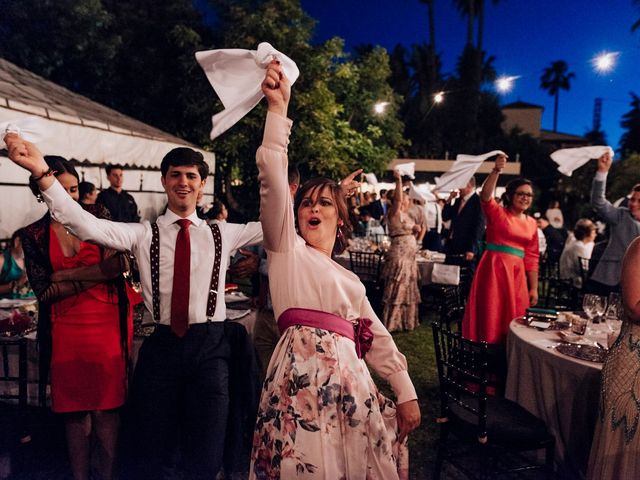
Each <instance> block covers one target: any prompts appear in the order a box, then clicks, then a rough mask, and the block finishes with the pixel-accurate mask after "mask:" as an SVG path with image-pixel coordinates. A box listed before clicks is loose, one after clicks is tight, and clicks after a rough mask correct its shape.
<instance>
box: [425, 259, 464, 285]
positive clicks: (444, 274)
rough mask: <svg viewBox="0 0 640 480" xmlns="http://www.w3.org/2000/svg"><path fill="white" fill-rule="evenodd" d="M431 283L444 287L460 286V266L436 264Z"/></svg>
mask: <svg viewBox="0 0 640 480" xmlns="http://www.w3.org/2000/svg"><path fill="white" fill-rule="evenodd" d="M431 282H433V283H441V284H443V285H459V284H460V266H459V265H446V264H444V263H434V264H433V270H432V271H431Z"/></svg>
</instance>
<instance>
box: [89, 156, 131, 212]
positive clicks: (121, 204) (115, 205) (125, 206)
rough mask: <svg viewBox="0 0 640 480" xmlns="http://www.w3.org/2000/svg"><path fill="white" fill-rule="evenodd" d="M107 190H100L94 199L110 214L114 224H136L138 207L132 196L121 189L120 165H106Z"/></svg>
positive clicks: (121, 173) (121, 172)
mask: <svg viewBox="0 0 640 480" xmlns="http://www.w3.org/2000/svg"><path fill="white" fill-rule="evenodd" d="M105 172H106V173H107V180H109V188H107V189H106V190H102V191H101V192H100V193H99V194H98V198H97V199H96V202H97V203H101V204H102V205H104V206H105V207H107V209H108V210H109V212H110V213H111V218H112V219H113V221H114V222H129V223H137V222H139V221H140V215H138V205H137V204H136V200H135V199H134V198H133V196H132V195H131V194H130V193H129V192H127V191H126V190H124V189H123V188H122V184H123V182H124V170H123V169H122V166H120V165H107V166H106V167H105Z"/></svg>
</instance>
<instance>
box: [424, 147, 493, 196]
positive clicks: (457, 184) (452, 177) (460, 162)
mask: <svg viewBox="0 0 640 480" xmlns="http://www.w3.org/2000/svg"><path fill="white" fill-rule="evenodd" d="M499 154H502V155H505V153H504V152H503V151H502V150H492V151H491V152H489V153H484V154H482V155H465V154H463V153H461V154H459V155H457V156H456V161H455V162H453V165H451V168H450V169H449V170H448V171H447V172H445V173H444V175H442V176H440V177H439V178H437V179H436V189H437V190H456V189H459V188H464V187H465V186H466V185H467V183H469V180H470V179H471V177H473V174H474V173H476V171H477V170H478V168H480V165H482V162H484V161H485V160H486V159H487V158H491V157H494V156H496V155H499Z"/></svg>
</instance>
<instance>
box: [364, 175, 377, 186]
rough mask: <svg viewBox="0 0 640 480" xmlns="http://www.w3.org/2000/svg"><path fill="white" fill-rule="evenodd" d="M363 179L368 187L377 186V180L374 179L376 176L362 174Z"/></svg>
mask: <svg viewBox="0 0 640 480" xmlns="http://www.w3.org/2000/svg"><path fill="white" fill-rule="evenodd" d="M364 179H365V180H366V181H367V183H368V184H369V185H377V184H378V179H377V178H376V174H375V173H365V174H364Z"/></svg>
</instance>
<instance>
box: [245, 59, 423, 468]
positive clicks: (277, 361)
mask: <svg viewBox="0 0 640 480" xmlns="http://www.w3.org/2000/svg"><path fill="white" fill-rule="evenodd" d="M262 90H263V92H264V94H265V96H266V97H267V100H268V103H269V112H268V114H267V120H266V126H265V132H264V139H263V143H262V146H261V147H260V148H259V149H258V152H257V155H256V157H257V164H258V169H259V171H260V174H259V178H260V181H261V189H260V195H261V212H260V220H261V222H262V225H263V230H264V246H265V249H266V251H267V254H268V261H269V282H270V288H271V295H272V302H273V309H274V314H275V317H276V318H277V319H278V326H279V328H280V330H281V331H282V332H283V335H282V337H281V339H280V341H279V343H278V345H277V347H276V349H275V351H274V354H273V356H272V357H271V361H270V363H269V367H268V369H267V378H266V380H265V382H264V387H263V391H262V397H261V400H260V407H259V412H258V420H257V422H256V427H255V433H254V440H253V451H252V455H251V472H250V478H253V479H256V478H257V479H267V478H268V479H274V478H283V479H289V478H306V479H340V478H345V479H362V480H365V479H380V480H382V479H385V480H386V479H397V478H406V476H407V472H408V468H407V457H406V451H405V449H406V444H405V443H404V442H405V440H406V436H407V434H408V433H409V432H410V431H411V430H413V429H414V428H416V427H417V426H418V425H419V423H420V411H419V408H418V403H417V400H416V394H415V389H414V387H413V385H412V383H411V380H410V379H409V375H408V373H407V363H406V359H405V357H404V356H403V355H402V354H401V353H400V352H399V351H398V349H397V348H396V346H395V344H394V342H393V339H392V338H391V336H390V334H389V333H388V332H387V330H386V329H385V328H384V326H383V325H382V323H381V322H380V320H379V319H378V318H377V317H376V315H375V313H374V312H373V310H372V308H371V306H370V304H369V302H368V300H367V298H366V296H365V288H364V286H363V285H362V284H361V283H360V281H359V280H358V277H357V276H356V275H354V274H353V273H352V272H349V271H348V270H346V269H344V268H342V267H341V266H340V265H338V264H337V263H335V262H334V261H333V260H332V259H331V254H332V252H333V250H334V246H336V244H337V245H340V244H342V241H338V242H336V237H338V240H341V236H342V234H341V232H343V231H344V229H345V227H346V225H347V222H348V219H347V215H348V214H347V208H346V203H345V200H344V196H343V195H342V192H341V190H340V187H339V186H338V185H336V184H335V183H334V182H332V181H330V180H327V179H315V180H311V181H310V182H307V183H306V184H305V185H303V186H302V187H301V188H300V189H299V191H298V193H297V195H296V199H295V202H294V208H293V209H292V208H291V197H290V193H289V186H288V184H287V162H288V160H287V144H288V134H289V131H290V129H291V122H290V120H288V119H287V118H286V115H287V107H288V102H289V96H290V84H289V81H288V80H287V78H286V77H285V76H284V75H283V74H282V73H281V70H280V65H279V64H278V63H276V62H272V63H271V64H270V65H269V67H268V69H267V75H266V77H265V80H264V82H263V85H262ZM354 183H355V182H354ZM294 212H295V213H294ZM296 214H297V225H298V229H299V232H300V236H299V235H298V234H297V233H296V216H295V215H296ZM365 354H366V360H367V363H368V364H369V365H370V366H371V367H372V368H373V369H374V370H375V371H376V372H377V373H378V374H379V375H380V376H381V377H383V378H384V379H386V380H387V381H388V382H389V383H390V384H391V387H392V388H393V390H394V392H395V394H396V396H397V399H398V406H397V407H394V405H393V403H392V402H391V401H389V400H388V399H386V398H384V397H383V396H382V395H381V394H380V393H379V392H378V390H377V388H376V386H375V384H374V383H373V380H372V379H371V375H370V374H369V370H368V368H367V364H365V362H363V361H362V357H363V356H364V355H365ZM400 445H403V446H404V448H399V446H400ZM399 451H403V452H404V453H405V455H404V456H403V455H399V454H398V452H399Z"/></svg>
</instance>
